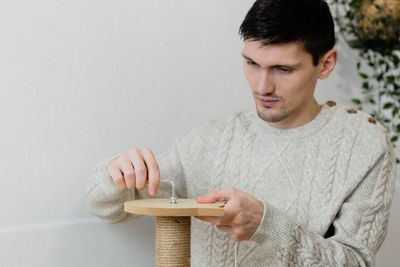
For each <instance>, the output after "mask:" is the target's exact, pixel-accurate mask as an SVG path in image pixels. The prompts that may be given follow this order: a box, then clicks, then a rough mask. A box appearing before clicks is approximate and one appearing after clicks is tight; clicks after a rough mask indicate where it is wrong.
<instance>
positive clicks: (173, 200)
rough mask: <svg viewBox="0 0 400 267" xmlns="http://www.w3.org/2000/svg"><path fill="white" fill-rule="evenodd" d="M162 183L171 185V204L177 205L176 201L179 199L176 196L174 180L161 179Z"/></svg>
mask: <svg viewBox="0 0 400 267" xmlns="http://www.w3.org/2000/svg"><path fill="white" fill-rule="evenodd" d="M160 182H167V183H170V184H171V202H170V203H171V204H176V203H177V202H176V200H177V199H178V198H177V197H176V194H175V183H174V181H172V180H167V179H161V180H160Z"/></svg>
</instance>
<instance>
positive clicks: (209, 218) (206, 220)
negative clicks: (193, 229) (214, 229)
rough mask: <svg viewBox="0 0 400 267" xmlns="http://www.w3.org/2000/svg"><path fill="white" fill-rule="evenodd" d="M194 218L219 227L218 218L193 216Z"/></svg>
mask: <svg viewBox="0 0 400 267" xmlns="http://www.w3.org/2000/svg"><path fill="white" fill-rule="evenodd" d="M194 217H195V218H196V219H199V220H201V221H204V222H208V223H212V224H215V225H220V223H219V221H218V220H219V218H218V217H212V216H194Z"/></svg>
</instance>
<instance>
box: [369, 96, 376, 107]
mask: <svg viewBox="0 0 400 267" xmlns="http://www.w3.org/2000/svg"><path fill="white" fill-rule="evenodd" d="M368 101H369V103H371V104H372V105H375V104H376V102H375V99H373V98H370V99H369V100H368Z"/></svg>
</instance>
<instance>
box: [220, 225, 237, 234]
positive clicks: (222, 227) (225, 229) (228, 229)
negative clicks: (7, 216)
mask: <svg viewBox="0 0 400 267" xmlns="http://www.w3.org/2000/svg"><path fill="white" fill-rule="evenodd" d="M217 228H218V229H219V230H221V231H222V232H225V233H228V234H232V233H233V230H232V227H231V226H228V225H217Z"/></svg>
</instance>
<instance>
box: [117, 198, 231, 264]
mask: <svg viewBox="0 0 400 267" xmlns="http://www.w3.org/2000/svg"><path fill="white" fill-rule="evenodd" d="M223 206H224V203H223V202H216V203H197V202H196V200H195V199H178V200H177V201H176V202H175V203H174V204H172V203H171V200H170V199H141V200H132V201H127V202H125V204H124V209H125V211H126V212H128V213H133V214H142V215H154V216H157V225H156V267H172V266H174V267H178V266H179V267H181V266H182V267H188V266H190V224H191V217H190V216H223V215H224V209H223Z"/></svg>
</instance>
